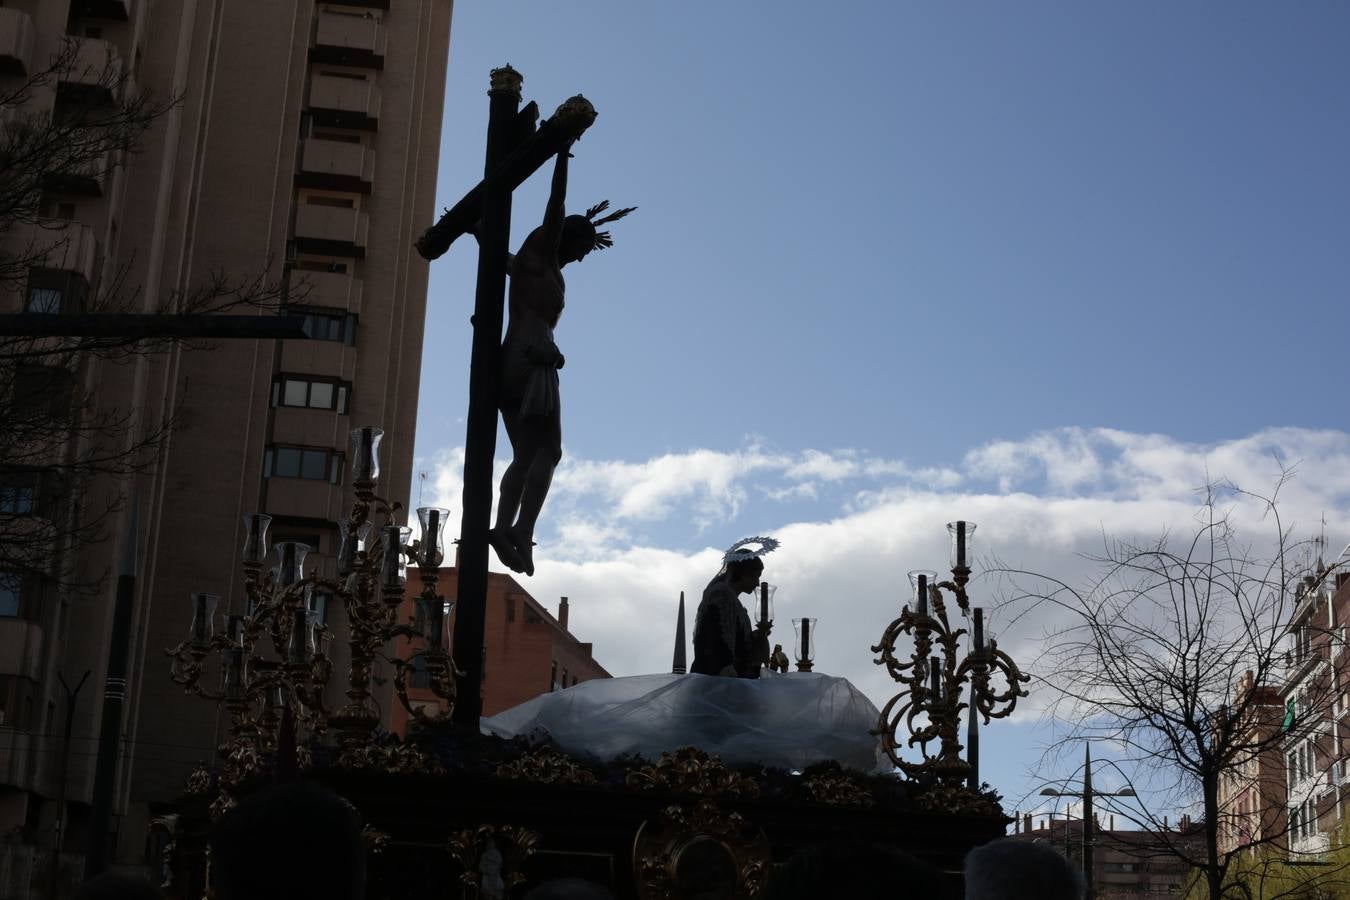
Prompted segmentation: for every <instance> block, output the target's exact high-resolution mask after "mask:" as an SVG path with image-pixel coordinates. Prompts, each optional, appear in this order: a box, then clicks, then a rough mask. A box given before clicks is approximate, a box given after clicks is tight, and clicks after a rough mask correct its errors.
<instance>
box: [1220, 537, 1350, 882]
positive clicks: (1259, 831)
mask: <svg viewBox="0 0 1350 900" xmlns="http://www.w3.org/2000/svg"><path fill="white" fill-rule="evenodd" d="M1347 647H1350V572H1345V571H1335V572H1332V571H1330V570H1329V569H1328V568H1327V567H1326V566H1325V565H1324V564H1322V563H1321V562H1319V563H1317V564H1316V566H1315V568H1314V570H1313V572H1312V573H1310V574H1309V575H1307V576H1306V577H1305V578H1303V580H1302V582H1301V583H1300V584H1299V585H1298V587H1297V589H1296V593H1295V602H1294V610H1293V614H1292V615H1291V616H1290V619H1289V622H1288V625H1287V627H1286V634H1285V648H1284V652H1283V654H1282V660H1281V662H1282V663H1283V666H1282V667H1281V669H1280V670H1279V671H1277V672H1276V673H1275V674H1276V679H1275V681H1276V683H1274V684H1269V685H1264V686H1261V685H1254V684H1253V683H1252V679H1251V674H1250V673H1248V674H1247V675H1246V676H1244V679H1243V680H1242V681H1240V682H1239V684H1238V691H1239V692H1240V693H1239V695H1241V692H1245V691H1251V690H1255V691H1257V692H1258V694H1259V698H1258V702H1257V703H1256V704H1255V707H1256V709H1257V710H1258V711H1257V713H1256V715H1255V717H1254V721H1253V722H1252V723H1250V724H1249V725H1248V726H1247V727H1250V728H1255V729H1258V730H1259V732H1260V734H1259V735H1258V736H1257V740H1254V741H1253V743H1257V742H1258V741H1259V740H1264V738H1265V736H1266V735H1270V736H1271V737H1273V738H1275V740H1274V741H1271V742H1270V745H1269V746H1268V748H1267V749H1266V751H1265V752H1264V753H1262V754H1261V755H1260V756H1259V757H1255V758H1253V759H1250V760H1246V761H1244V762H1243V763H1242V764H1241V765H1239V766H1237V767H1235V768H1234V769H1233V770H1231V771H1230V772H1228V773H1226V774H1225V775H1224V777H1223V778H1221V779H1220V782H1219V805H1220V808H1221V809H1222V810H1223V817H1224V819H1223V821H1222V822H1221V824H1220V830H1219V837H1220V842H1221V843H1220V846H1221V849H1223V850H1230V849H1234V848H1237V847H1241V846H1245V845H1249V844H1259V843H1261V842H1263V841H1264V842H1266V843H1268V844H1271V845H1273V846H1275V847H1277V848H1279V849H1280V850H1282V851H1285V852H1288V853H1289V854H1290V855H1291V856H1292V857H1295V858H1301V859H1308V858H1310V857H1312V858H1315V857H1316V856H1318V855H1319V854H1322V853H1325V852H1327V851H1328V850H1330V849H1332V846H1333V840H1334V838H1335V836H1336V834H1337V832H1338V831H1339V830H1340V828H1341V823H1342V822H1343V820H1344V818H1345V814H1346V806H1347V803H1350V796H1347V793H1348V792H1350V785H1348V784H1347V777H1346V766H1347V761H1348V760H1350V655H1347Z"/></svg>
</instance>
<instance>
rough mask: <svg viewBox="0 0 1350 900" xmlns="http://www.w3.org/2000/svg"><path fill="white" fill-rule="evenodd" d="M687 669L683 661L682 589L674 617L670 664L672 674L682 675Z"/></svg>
mask: <svg viewBox="0 0 1350 900" xmlns="http://www.w3.org/2000/svg"><path fill="white" fill-rule="evenodd" d="M686 671H687V669H686V667H685V661H684V591H680V612H679V615H678V616H676V618H675V659H674V661H673V662H672V663H671V664H670V673H671V674H672V675H683V674H684V673H685V672H686Z"/></svg>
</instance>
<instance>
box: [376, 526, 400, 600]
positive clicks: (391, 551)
mask: <svg viewBox="0 0 1350 900" xmlns="http://www.w3.org/2000/svg"><path fill="white" fill-rule="evenodd" d="M403 531H404V529H403V528H401V527H400V526H398V525H386V526H384V527H383V528H381V529H380V549H381V551H382V554H383V555H382V556H381V557H380V584H381V585H383V586H384V588H385V589H386V590H392V591H396V590H400V589H401V588H402V587H403V579H404V572H405V571H406V569H405V567H404V565H403V547H404V540H403Z"/></svg>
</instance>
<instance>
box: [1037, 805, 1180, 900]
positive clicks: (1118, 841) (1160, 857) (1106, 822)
mask: <svg viewBox="0 0 1350 900" xmlns="http://www.w3.org/2000/svg"><path fill="white" fill-rule="evenodd" d="M1013 837H1014V838H1016V839H1018V840H1023V841H1035V842H1039V843H1045V844H1048V845H1050V846H1052V847H1054V848H1055V849H1056V850H1058V851H1060V852H1061V853H1063V854H1064V856H1065V857H1066V858H1067V859H1069V860H1070V861H1072V862H1073V863H1074V864H1075V866H1076V867H1081V866H1082V863H1083V821H1082V819H1069V818H1065V817H1062V816H1061V817H1058V818H1057V817H1055V816H1053V815H1052V816H1047V817H1044V818H1042V817H1039V816H1037V817H1035V818H1033V816H1032V815H1031V814H1030V813H1028V814H1026V815H1025V816H1024V817H1023V818H1022V819H1020V820H1019V821H1018V823H1017V825H1016V830H1015V832H1014V834H1013ZM1092 840H1093V848H1094V853H1093V857H1092V885H1093V893H1092V896H1093V897H1095V898H1096V900H1175V898H1177V897H1180V896H1182V895H1183V894H1184V893H1185V891H1186V886H1187V883H1188V881H1189V879H1190V875H1191V870H1190V868H1189V867H1188V866H1187V865H1186V864H1185V863H1184V862H1182V860H1181V859H1180V858H1179V857H1178V856H1177V855H1176V854H1175V853H1170V852H1166V851H1163V850H1162V849H1161V848H1162V847H1164V846H1170V847H1174V848H1178V849H1181V850H1182V851H1183V852H1186V853H1191V854H1194V855H1195V856H1196V857H1197V858H1199V857H1200V856H1203V851H1202V849H1201V848H1202V847H1203V846H1204V826H1203V825H1202V824H1200V823H1195V822H1191V821H1190V820H1189V819H1187V818H1185V817H1184V816H1183V817H1182V819H1181V820H1180V821H1179V822H1177V824H1176V826H1175V827H1174V828H1172V827H1169V828H1168V830H1167V832H1166V833H1165V834H1163V833H1158V832H1152V831H1142V830H1137V829H1123V828H1122V829H1117V828H1116V827H1115V816H1113V815H1109V814H1108V815H1107V816H1101V817H1097V819H1096V821H1095V823H1094V825H1093V828H1092Z"/></svg>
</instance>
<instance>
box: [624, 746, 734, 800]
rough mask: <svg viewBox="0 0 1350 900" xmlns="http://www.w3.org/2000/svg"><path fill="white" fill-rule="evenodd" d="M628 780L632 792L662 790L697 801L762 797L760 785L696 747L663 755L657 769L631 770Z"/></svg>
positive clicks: (648, 767)
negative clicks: (688, 796) (632, 789)
mask: <svg viewBox="0 0 1350 900" xmlns="http://www.w3.org/2000/svg"><path fill="white" fill-rule="evenodd" d="M626 780H627V783H628V786H629V787H631V788H639V789H647V790H654V789H660V790H666V791H669V792H671V793H673V794H690V795H693V796H695V797H712V798H718V797H731V798H736V799H754V798H755V797H758V796H759V785H758V784H757V783H756V782H755V781H754V780H752V779H750V778H747V777H746V776H744V775H741V774H738V773H736V772H733V771H731V770H730V769H728V768H727V767H726V766H725V765H723V764H722V760H721V759H720V758H718V757H716V756H709V755H708V754H707V753H704V752H703V751H702V750H699V749H698V748H696V747H684V748H682V749H680V750H677V751H675V752H674V753H670V752H668V751H667V752H665V753H662V754H661V759H660V760H659V761H657V763H656V764H655V765H651V766H643V767H641V768H637V769H633V770H630V771H629V773H628V777H627V779H626Z"/></svg>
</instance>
